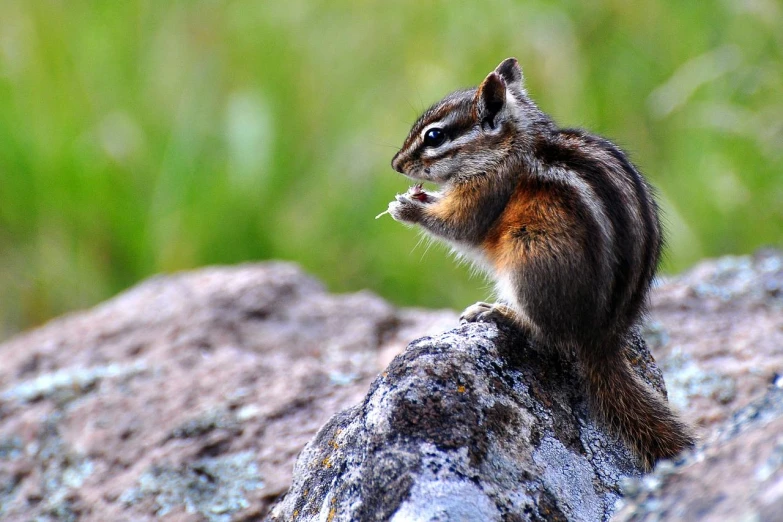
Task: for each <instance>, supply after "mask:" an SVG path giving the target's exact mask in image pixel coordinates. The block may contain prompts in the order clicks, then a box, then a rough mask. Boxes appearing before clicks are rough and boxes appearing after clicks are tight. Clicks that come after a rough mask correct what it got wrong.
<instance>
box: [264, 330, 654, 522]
mask: <svg viewBox="0 0 783 522" xmlns="http://www.w3.org/2000/svg"><path fill="white" fill-rule="evenodd" d="M628 355H629V359H631V360H633V361H636V362H637V365H636V368H637V369H638V372H639V374H640V375H641V376H642V378H644V379H645V380H647V381H648V382H652V383H654V385H655V386H656V387H658V388H659V390H660V388H661V386H662V378H661V376H660V374H659V373H657V369H656V368H655V366H654V364H653V363H652V360H651V357H650V355H649V353H648V352H647V349H646V347H645V345H644V342H643V341H642V340H641V338H640V337H636V338H635V344H634V345H633V348H632V350H631V353H629V354H628ZM575 366H576V364H575V361H574V360H573V359H570V358H566V357H563V356H559V355H558V354H557V353H556V352H553V351H551V350H542V348H541V347H535V346H531V345H530V343H529V342H528V341H527V340H526V339H525V338H524V337H522V336H521V334H520V333H514V332H511V331H508V330H498V328H497V327H496V326H495V325H489V324H474V325H466V326H464V327H462V328H460V329H458V330H454V331H451V332H448V333H446V334H443V335H439V336H436V337H434V338H424V339H420V340H418V341H416V342H414V343H412V344H411V345H410V346H409V347H408V349H407V350H406V351H405V352H404V353H403V354H401V355H399V356H398V357H397V358H396V359H395V360H394V361H393V362H392V363H391V364H390V365H389V367H388V368H387V369H386V371H385V372H384V373H383V374H382V375H381V376H380V377H378V378H377V379H376V380H375V382H374V383H373V385H372V386H371V388H370V392H369V393H368V394H367V396H366V397H365V399H364V401H363V402H362V404H361V405H359V406H357V407H354V408H350V409H348V410H346V411H343V412H341V413H339V414H338V415H336V416H335V417H333V418H332V419H331V420H330V421H329V422H328V423H327V424H326V426H324V428H322V429H321V430H320V431H319V433H318V434H317V435H316V437H315V438H314V439H313V441H312V442H310V443H309V444H308V445H307V447H306V448H305V450H304V451H303V452H302V454H301V455H300V456H299V459H298V460H297V464H296V468H295V471H294V483H293V485H292V486H291V489H290V490H289V492H288V494H287V496H286V498H285V500H284V501H283V502H282V503H281V504H279V505H278V506H277V507H276V509H275V510H274V511H273V513H272V515H271V516H270V520H273V521H277V520H280V521H283V520H285V521H287V520H297V521H316V520H328V521H332V522H338V521H346V522H347V521H353V520H362V521H371V520H378V521H382V520H391V521H397V522H399V521H435V520H444V521H445V520H453V521H471V520H481V521H487V522H489V521H500V520H596V521H598V520H607V519H608V518H609V517H610V516H611V514H612V512H613V510H614V507H615V504H616V503H617V502H618V500H619V499H620V485H621V482H622V481H623V479H626V478H628V477H633V476H639V475H640V474H641V470H640V468H639V467H638V464H637V461H636V458H635V457H634V456H633V455H632V454H631V453H630V452H629V451H628V450H627V449H626V448H625V447H624V446H623V444H622V443H621V442H620V441H619V440H617V439H616V438H615V437H613V436H611V435H608V434H607V433H606V431H605V430H603V428H602V427H601V426H597V425H596V424H595V421H594V419H593V417H592V416H591V415H590V412H589V407H588V404H587V402H586V400H585V397H584V393H583V392H582V385H581V381H580V378H579V377H578V375H577V373H576V371H575Z"/></svg>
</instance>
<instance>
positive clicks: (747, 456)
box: [615, 379, 783, 522]
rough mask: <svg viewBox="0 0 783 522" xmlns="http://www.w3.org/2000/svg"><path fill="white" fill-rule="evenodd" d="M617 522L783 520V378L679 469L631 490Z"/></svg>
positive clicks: (665, 469) (669, 468)
mask: <svg viewBox="0 0 783 522" xmlns="http://www.w3.org/2000/svg"><path fill="white" fill-rule="evenodd" d="M626 494H627V496H628V497H629V498H628V499H627V500H626V506H625V507H624V508H623V509H622V510H621V511H620V512H619V513H618V515H617V517H616V518H615V520H616V521H617V522H632V521H633V522H642V521H645V522H653V521H661V520H689V521H690V520H699V521H711V522H712V521H714V522H724V521H729V520H731V521H734V520H736V521H755V522H780V521H781V520H783V379H781V381H780V383H779V386H773V387H772V388H771V389H770V390H769V391H768V392H767V393H766V394H765V395H764V396H763V397H762V398H761V399H758V400H756V401H754V402H753V403H751V404H750V405H748V406H746V407H745V408H743V409H741V410H740V411H739V412H737V413H735V414H733V415H732V416H731V418H730V419H729V421H728V422H726V423H725V424H724V425H722V426H721V428H720V429H719V430H718V431H717V432H715V433H710V434H709V435H708V436H707V437H706V440H705V441H704V443H703V444H701V445H700V446H699V448H698V449H697V451H696V452H694V453H692V454H690V455H687V457H686V458H685V459H684V461H683V462H681V463H679V464H678V465H677V466H673V465H665V466H659V468H658V469H657V470H655V472H654V473H653V474H652V475H648V476H646V477H645V478H644V479H643V480H641V481H639V482H638V483H632V484H630V485H628V487H627V488H626Z"/></svg>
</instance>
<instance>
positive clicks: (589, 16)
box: [0, 0, 783, 338]
mask: <svg viewBox="0 0 783 522" xmlns="http://www.w3.org/2000/svg"><path fill="white" fill-rule="evenodd" d="M781 27H783V6H781V4H780V3H779V2H776V1H774V0H745V1H730V0H725V1H706V2H679V1H676V0H666V1H662V0H652V1H648V2H634V3H631V2H624V1H619V0H601V1H596V2H577V1H575V0H574V1H560V2H554V3H553V2H542V1H541V2H536V1H533V2H524V3H523V2H510V1H486V2H476V3H467V2H446V1H433V2H417V1H400V2H372V1H364V2H358V1H357V2H347V1H330V2H319V1H303V0H291V1H288V2H271V1H267V0H262V1H260V2H259V1H257V0H256V1H245V0H237V1H230V2H229V1H225V2H219V1H215V0H210V1H206V0H202V1H198V0H191V1H172V2H152V1H143V0H128V1H126V2H85V1H82V0H70V1H69V2H61V1H54V0H40V1H39V0H25V1H21V0H5V1H4V2H2V3H0V299H1V300H0V338H4V337H7V336H8V335H10V334H12V333H13V332H15V331H18V330H20V329H22V328H27V327H30V326H32V325H35V324H38V323H40V322H42V321H45V320H47V319H49V318H51V317H53V316H55V315H58V314H61V313H63V312H65V311H68V310H73V309H77V308H81V307H85V306H89V305H92V304H95V303H97V302H99V301H100V300H102V299H105V298H106V297H108V296H110V295H112V294H114V293H116V292H118V291H119V290H121V289H123V288H126V287H128V286H130V285H132V284H134V283H135V282H137V281H139V280H141V279H143V278H145V277H147V276H149V275H151V274H154V273H158V272H171V271H175V270H181V269H188V268H193V267H198V266H202V265H206V264H213V263H237V262H241V261H247V260H261V259H272V258H282V259H289V260H295V261H297V262H299V263H300V264H302V265H303V266H304V267H305V268H306V269H307V270H308V271H310V272H312V273H314V274H315V275H317V276H318V277H320V278H321V279H323V280H324V281H326V283H327V284H328V286H329V287H330V289H332V290H334V291H352V290H358V289H361V288H370V289H373V290H374V291H376V292H378V293H380V294H381V295H383V296H385V297H387V298H389V299H391V300H392V301H394V302H396V303H399V304H406V305H422V306H430V307H454V308H459V307H462V306H464V305H466V304H468V303H469V302H471V301H473V300H476V299H480V298H485V297H486V294H487V285H486V284H485V283H484V282H483V281H482V280H480V279H472V280H470V279H469V273H468V270H467V269H466V268H465V267H457V266H455V264H454V262H453V260H452V259H450V258H449V256H448V254H447V253H446V252H445V250H444V249H443V248H432V249H429V250H428V249H427V247H426V245H421V246H418V247H417V246H416V245H417V243H418V241H419V240H418V237H417V235H416V233H414V232H413V231H411V230H408V229H405V228H404V227H402V226H400V225H399V224H397V223H394V222H393V221H392V220H391V219H387V218H384V219H379V220H377V221H376V220H374V219H373V217H374V216H375V215H376V214H378V213H379V212H381V211H382V210H384V209H385V208H386V203H387V202H388V201H389V200H390V199H391V198H392V196H393V195H394V194H395V193H396V192H401V191H403V190H405V189H406V188H407V186H408V183H407V182H406V181H405V180H404V179H403V178H401V177H400V176H399V175H397V174H395V173H394V172H393V171H392V170H391V169H390V167H389V161H390V159H391V156H392V155H393V154H394V152H395V150H396V147H397V146H398V145H399V144H400V143H401V142H402V140H403V138H404V137H405V135H406V134H407V131H408V127H409V125H410V124H411V123H412V121H413V120H414V119H415V118H416V116H417V114H418V113H419V112H420V111H421V110H422V109H424V108H425V107H426V106H427V105H429V104H430V103H432V102H433V101H435V100H437V99H439V98H440V97H441V96H443V95H444V94H445V93H447V92H449V91H451V90H453V89H455V88H458V87H463V86H469V85H475V84H476V83H478V82H479V81H480V80H481V79H482V78H483V77H484V75H486V74H487V72H489V71H490V70H491V69H492V68H493V67H494V66H495V65H496V64H497V63H498V62H499V61H500V60H502V59H503V58H506V57H508V56H512V55H513V56H516V57H517V58H519V60H520V62H521V63H522V65H523V68H524V71H525V75H526V78H527V85H528V88H529V90H530V92H531V94H532V95H533V96H534V98H535V99H536V100H537V101H538V102H539V104H540V106H541V107H542V108H543V109H544V110H546V111H548V112H550V113H551V114H552V115H553V116H554V117H555V118H556V119H557V120H558V121H559V122H560V123H561V124H562V125H564V126H584V127H587V128H589V129H591V130H594V131H596V132H599V133H601V134H604V135H606V136H608V137H610V138H612V139H615V140H616V141H617V142H619V143H620V144H621V145H622V146H624V147H625V148H626V149H627V150H629V151H630V152H631V154H632V158H633V160H634V161H635V162H636V163H637V164H639V165H640V166H641V167H642V169H643V171H644V172H645V173H646V174H647V175H648V177H649V178H650V179H651V181H652V182H653V183H654V184H655V185H656V186H657V187H659V189H660V194H661V197H662V201H663V206H664V209H665V212H666V222H667V225H668V230H669V252H668V257H667V261H666V264H665V267H664V268H665V270H667V271H678V270H681V269H683V268H685V267H687V266H688V265H690V264H692V263H693V262H695V261H696V260H697V259H699V258H701V257H704V256H713V255H719V254H724V253H745V252H749V251H751V250H753V249H754V248H756V247H758V246H760V245H765V244H771V245H777V246H781V237H782V234H781V232H783V31H781V30H780V28H781Z"/></svg>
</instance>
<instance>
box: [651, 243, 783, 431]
mask: <svg viewBox="0 0 783 522" xmlns="http://www.w3.org/2000/svg"><path fill="white" fill-rule="evenodd" d="M650 315H651V321H650V322H649V324H648V328H647V332H646V334H645V337H646V338H647V340H648V342H649V343H650V345H651V346H650V349H651V350H652V352H653V354H655V358H656V359H657V360H658V362H659V363H660V365H661V368H662V370H663V372H664V375H665V376H666V384H667V385H668V388H669V400H670V401H671V402H672V403H673V404H674V405H676V406H677V407H679V408H680V409H681V410H682V411H683V412H685V413H686V416H687V417H688V419H689V420H690V421H691V422H693V423H694V424H695V425H697V426H699V427H700V428H701V429H702V432H704V433H706V432H707V431H709V430H713V429H715V428H716V427H717V426H719V425H720V424H721V423H723V422H726V421H727V420H728V419H729V417H730V416H731V415H732V413H733V412H735V411H737V410H738V409H740V408H742V407H743V406H745V405H747V404H749V403H750V402H751V401H752V400H754V399H755V398H758V397H760V396H761V395H763V394H764V393H765V392H766V390H767V388H768V387H769V384H770V383H771V382H773V381H774V379H775V377H776V375H777V374H779V373H783V256H782V255H781V253H780V252H779V251H775V250H765V251H760V252H758V253H757V254H755V255H753V256H742V257H732V256H727V257H722V258H720V259H714V260H707V261H703V262H701V263H699V264H698V265H696V266H695V267H694V268H693V269H691V270H689V271H688V272H686V273H684V274H682V275H679V276H677V277H671V278H667V279H664V280H663V282H662V284H661V285H659V286H658V288H656V289H655V290H654V291H653V294H652V310H651V314H650Z"/></svg>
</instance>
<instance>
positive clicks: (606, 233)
mask: <svg viewBox="0 0 783 522" xmlns="http://www.w3.org/2000/svg"><path fill="white" fill-rule="evenodd" d="M433 128H437V129H438V131H439V132H441V133H442V134H440V136H445V139H444V140H442V141H435V142H432V141H428V138H427V133H428V132H429V131H430V130H431V129H433ZM425 131H427V132H425ZM392 166H393V167H394V168H395V169H396V170H398V171H399V172H402V173H404V174H406V175H407V176H409V177H411V178H414V179H417V180H424V181H433V182H435V183H438V184H440V185H441V187H442V189H441V191H440V192H437V193H433V194H427V197H426V198H423V199H422V198H420V197H414V195H415V194H414V195H411V194H410V193H409V194H403V195H398V196H397V200H396V201H394V202H392V203H390V205H389V212H390V213H391V215H392V217H394V219H396V220H398V221H401V222H404V223H408V224H415V225H419V226H421V227H422V228H423V229H424V230H426V231H427V232H428V233H429V234H431V235H433V236H435V237H437V238H439V239H442V240H444V241H446V242H447V243H449V244H450V245H451V246H452V247H453V248H454V250H455V251H457V252H459V253H461V254H462V255H464V256H465V257H467V258H469V259H471V260H473V261H474V262H475V263H476V264H477V266H479V267H480V268H482V269H483V270H485V271H487V273H488V275H490V276H491V277H493V278H494V279H495V280H496V282H497V283H498V289H499V292H500V294H501V295H500V297H501V302H500V303H498V304H495V305H490V304H487V303H477V304H476V305H473V306H472V307H469V308H468V310H466V312H465V314H464V317H466V318H467V319H469V320H481V319H483V318H490V317H492V318H495V319H499V320H508V321H512V322H514V323H516V324H517V325H519V326H520V327H522V328H525V329H526V330H528V331H529V333H530V334H531V335H533V336H534V337H535V338H536V339H537V340H539V341H540V342H541V343H543V344H546V345H548V346H552V347H555V348H557V349H563V350H570V349H574V350H575V351H576V353H577V355H578V358H579V361H580V362H581V365H582V369H583V373H584V377H585V381H586V388H587V392H588V395H589V397H590V400H591V403H592V404H593V407H594V410H595V412H596V413H597V414H598V415H599V416H600V418H602V419H603V420H604V421H605V422H606V423H607V425H608V426H609V427H610V428H611V429H612V430H613V431H614V432H616V433H617V434H618V435H620V436H621V437H622V438H623V440H624V441H625V442H626V444H627V445H628V446H629V447H630V448H631V449H633V450H634V451H635V452H636V453H637V455H638V456H639V458H640V460H641V462H642V464H643V465H644V466H645V467H646V468H648V469H649V468H650V467H651V466H652V465H653V464H654V463H655V462H656V461H657V460H658V459H661V458H668V457H673V456H675V455H677V454H678V453H679V452H680V451H682V450H683V449H684V448H686V447H688V446H690V445H692V443H693V435H692V434H691V431H690V429H689V428H688V426H687V425H686V424H684V423H683V422H682V421H681V420H680V419H679V418H678V417H677V415H676V414H675V413H674V412H673V411H672V410H671V409H670V408H669V406H668V405H667V404H666V402H665V399H664V398H663V397H660V396H659V395H658V394H657V393H656V392H655V391H653V390H652V389H651V388H650V387H649V386H647V385H646V384H645V383H643V382H642V381H641V380H639V378H638V377H636V375H635V374H634V373H633V371H632V370H631V368H630V366H629V365H628V362H627V360H626V359H625V346H626V344H627V339H628V335H629V332H630V330H631V328H633V327H634V325H635V324H637V323H638V321H639V319H640V317H641V315H642V314H643V312H644V308H645V305H646V302H647V294H648V291H649V287H650V284H651V282H652V279H653V276H654V273H655V269H656V266H657V264H658V259H659V257H660V251H661V245H662V242H663V240H662V235H661V228H660V224H659V221H658V215H657V206H656V203H655V199H654V197H653V193H652V189H651V188H650V187H649V185H648V184H647V182H646V181H645V180H644V178H643V177H642V176H641V174H640V173H639V172H638V171H637V170H636V168H635V167H634V166H633V165H632V164H631V163H630V162H629V161H628V159H627V158H626V156H625V155H624V154H623V153H622V151H620V150H619V149H618V148H617V147H616V146H615V145H613V144H612V143H610V142H609V141H607V140H604V139H602V138H599V137H597V136H593V135H590V134H588V133H585V132H584V131H580V130H567V129H566V130H563V129H558V128H557V127H556V126H555V124H554V122H552V120H551V119H550V118H549V117H548V116H546V115H545V114H544V113H543V112H541V111H540V110H539V109H538V108H537V107H536V106H535V104H534V103H533V102H532V101H531V100H530V99H529V98H528V97H527V94H526V93H525V91H524V88H523V86H522V73H521V70H520V69H519V66H518V64H517V62H516V60H513V59H509V60H506V61H504V62H503V63H501V64H500V65H499V66H498V67H497V68H496V69H495V71H493V72H491V73H490V74H489V75H488V76H487V78H486V79H485V80H484V82H483V83H482V84H481V86H480V87H479V88H477V89H469V90H464V91H457V92H455V93H452V94H450V95H448V96H447V97H446V98H444V100H443V101H441V102H440V103H438V104H435V105H434V106H433V107H432V108H431V109H429V110H428V111H427V112H425V113H424V115H422V117H421V118H419V120H418V121H417V122H416V123H415V124H414V126H413V128H412V129H411V132H410V134H409V136H408V138H407V139H406V141H405V145H404V146H403V148H402V149H401V150H400V152H398V153H397V155H395V157H394V159H393V160H392Z"/></svg>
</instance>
